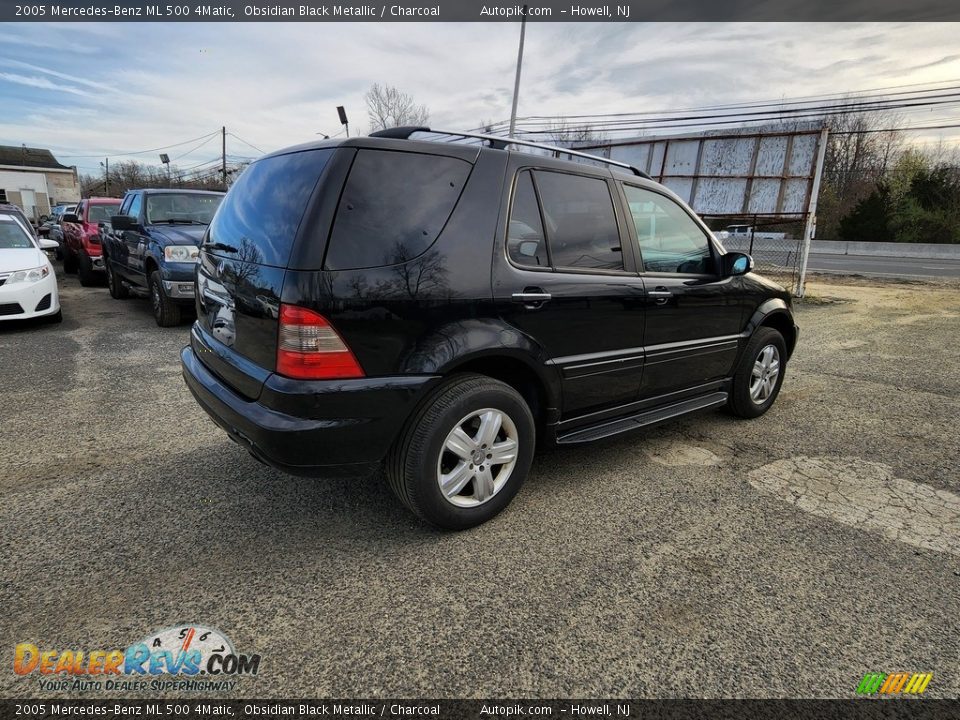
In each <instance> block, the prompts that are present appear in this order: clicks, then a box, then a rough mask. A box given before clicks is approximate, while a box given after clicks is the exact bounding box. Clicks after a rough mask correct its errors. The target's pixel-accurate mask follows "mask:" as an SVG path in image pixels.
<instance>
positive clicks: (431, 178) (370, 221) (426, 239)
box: [325, 150, 472, 270]
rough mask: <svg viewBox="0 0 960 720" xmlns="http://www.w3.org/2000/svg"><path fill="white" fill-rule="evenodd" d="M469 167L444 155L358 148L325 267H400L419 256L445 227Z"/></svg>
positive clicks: (347, 268)
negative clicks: (401, 264)
mask: <svg viewBox="0 0 960 720" xmlns="http://www.w3.org/2000/svg"><path fill="white" fill-rule="evenodd" d="M471 168H472V166H471V165H470V163H468V162H466V161H464V160H458V159H456V158H452V157H445V156H440V155H425V154H421V153H407V152H397V151H389V150H360V151H359V152H358V153H357V157H356V159H355V160H354V162H353V167H352V168H351V169H350V176H349V177H348V178H347V182H346V185H345V186H344V189H343V195H342V196H341V198H340V204H339V205H338V207H337V216H336V219H335V220H334V223H333V232H332V233H331V235H330V245H329V248H328V249H327V258H326V262H325V267H326V268H327V269H328V270H352V269H355V268H365V267H377V266H382V265H396V264H399V263H402V262H406V261H407V260H412V259H413V258H415V257H417V256H418V255H421V254H422V253H423V252H424V251H426V249H427V248H429V247H430V246H431V245H432V244H433V243H434V241H435V240H436V239H437V237H438V236H439V235H440V231H441V230H443V227H444V225H446V223H447V220H448V219H449V217H450V213H452V212H453V208H454V206H455V205H456V204H457V200H458V199H459V197H460V193H461V191H462V190H463V186H464V184H465V183H466V181H467V177H468V176H469V174H470V170H471Z"/></svg>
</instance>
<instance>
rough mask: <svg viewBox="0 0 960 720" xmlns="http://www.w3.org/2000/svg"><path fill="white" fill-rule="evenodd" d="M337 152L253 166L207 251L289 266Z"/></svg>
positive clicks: (221, 213) (217, 219)
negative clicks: (315, 195)
mask: <svg viewBox="0 0 960 720" xmlns="http://www.w3.org/2000/svg"><path fill="white" fill-rule="evenodd" d="M333 153H334V150H333V149H331V148H325V149H320V150H305V151H303V152H295V153H289V154H287V155H276V156H274V157H269V158H266V159H264V160H258V161H257V162H255V163H253V164H252V165H251V166H250V167H248V168H247V169H246V170H245V171H244V172H243V174H242V175H240V178H239V179H238V180H237V182H236V183H235V184H234V186H233V187H232V188H230V192H229V193H227V196H226V197H225V198H224V199H223V202H222V203H221V204H220V208H219V210H218V211H217V214H216V215H215V216H214V218H213V222H212V223H211V224H210V232H209V235H208V236H207V240H206V241H205V242H204V246H203V249H204V250H206V251H207V252H210V253H213V254H214V255H224V256H227V257H236V258H239V259H241V260H246V261H247V262H252V263H256V264H258V265H272V266H275V267H286V266H287V262H288V261H289V259H290V251H291V249H292V248H293V241H294V238H295V237H296V234H297V229H298V228H299V227H300V220H301V218H302V217H303V214H304V210H305V209H306V206H307V203H308V202H309V200H310V196H311V194H312V193H313V190H314V188H315V187H316V185H317V181H318V180H319V178H320V175H321V173H322V172H323V169H324V167H326V165H327V162H328V161H329V160H330V157H331V155H333Z"/></svg>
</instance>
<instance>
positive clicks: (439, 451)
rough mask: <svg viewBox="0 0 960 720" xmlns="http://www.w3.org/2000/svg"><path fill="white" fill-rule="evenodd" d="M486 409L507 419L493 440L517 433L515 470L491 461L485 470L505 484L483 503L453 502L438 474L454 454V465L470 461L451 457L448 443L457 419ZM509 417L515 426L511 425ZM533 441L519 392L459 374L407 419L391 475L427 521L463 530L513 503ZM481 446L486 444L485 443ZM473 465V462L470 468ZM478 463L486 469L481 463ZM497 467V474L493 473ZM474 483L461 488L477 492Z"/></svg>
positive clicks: (403, 498)
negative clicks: (440, 483) (444, 489)
mask: <svg viewBox="0 0 960 720" xmlns="http://www.w3.org/2000/svg"><path fill="white" fill-rule="evenodd" d="M488 408H490V409H493V410H495V411H498V413H500V414H501V415H503V416H505V417H506V420H505V421H504V422H503V425H502V426H501V429H500V431H499V433H500V434H497V435H496V436H495V437H494V440H493V441H492V442H496V441H499V442H501V443H505V442H506V441H507V440H508V439H509V435H508V433H514V434H515V442H516V453H515V456H516V457H515V461H514V465H513V468H512V470H508V469H507V465H506V464H502V465H492V464H491V465H490V466H489V467H488V468H487V471H488V473H489V475H490V477H491V478H493V479H492V480H491V481H490V482H491V486H490V487H491V488H493V487H495V486H494V484H493V483H495V482H499V483H501V484H500V486H499V487H498V488H496V489H495V490H493V495H492V496H490V497H489V498H488V499H486V500H485V501H483V502H482V503H480V504H476V505H474V506H472V507H462V506H460V505H458V504H455V501H454V500H448V499H447V497H446V496H445V495H444V493H443V492H442V491H441V489H440V485H439V482H438V480H439V478H438V472H439V470H440V469H441V463H443V462H449V458H451V457H452V458H453V460H454V462H455V463H461V462H462V463H463V464H464V465H465V464H466V463H467V462H468V461H466V460H462V461H461V460H460V459H458V458H456V457H454V456H452V455H451V454H450V453H449V452H447V451H445V450H444V445H445V443H446V440H447V437H448V435H449V434H450V433H451V432H452V431H453V430H454V429H455V428H456V427H457V426H458V425H459V421H461V420H462V419H466V418H467V417H468V416H469V415H470V414H471V413H475V412H478V411H480V410H485V409H488ZM479 419H480V418H477V421H478V423H479ZM508 421H509V424H511V425H512V427H510V428H508ZM478 433H479V431H478ZM477 437H479V434H478V435H477ZM492 442H491V446H492ZM535 445H536V426H535V423H534V420H533V414H532V413H531V412H530V408H529V407H528V406H527V403H526V401H525V400H524V399H523V397H522V396H521V395H520V393H518V392H517V391H516V390H514V389H513V388H512V387H510V386H509V385H506V384H504V383H502V382H500V381H498V380H494V379H492V378H489V377H485V376H483V375H466V374H465V375H459V376H455V377H453V378H451V379H450V380H448V381H447V382H445V383H444V384H443V385H441V386H440V387H438V388H437V389H435V390H434V391H433V392H432V393H431V394H430V396H429V398H427V400H425V401H424V403H423V405H422V406H421V407H420V408H419V409H418V410H417V411H416V412H415V413H414V414H413V416H412V417H411V418H410V419H409V420H408V421H407V424H406V426H405V427H404V429H403V431H402V432H401V433H400V437H399V438H398V439H397V441H396V442H395V443H394V446H393V448H392V449H391V451H390V455H389V456H388V458H387V466H386V474H387V479H388V480H389V483H390V487H391V489H392V490H393V492H394V493H395V494H396V495H397V497H398V498H400V500H401V501H402V502H403V504H404V505H406V506H407V507H408V508H409V509H410V510H411V511H413V512H414V513H415V514H416V515H418V516H419V517H420V518H422V519H423V520H426V521H427V522H429V523H431V524H433V525H436V526H437V527H441V528H445V529H447V530H465V529H466V528H470V527H474V526H476V525H480V524H481V523H484V522H486V521H487V520H490V519H491V518H493V517H494V516H496V515H497V514H498V513H499V512H500V511H501V510H503V509H504V508H505V507H506V506H507V505H509V504H510V501H511V500H512V499H513V497H514V495H516V494H517V491H518V490H519V489H520V486H521V485H522V484H523V481H524V480H525V479H526V476H527V473H528V472H529V470H530V463H531V462H532V460H533V451H534V446H535ZM483 448H487V446H486V445H483ZM487 449H490V448H487ZM476 452H478V453H480V457H481V458H482V453H483V452H484V450H482V449H481V448H480V446H479V444H478V445H477V446H476ZM486 457H487V458H489V457H490V455H489V454H488V455H487V456H486ZM480 462H483V460H482V459H481V460H480ZM473 467H474V465H473V464H470V468H473ZM477 467H478V468H479V469H480V470H483V469H484V467H483V466H481V465H478V466H477ZM495 468H496V473H497V476H495V475H494V470H495ZM504 471H506V472H507V475H506V477H504V478H503V479H502V480H498V479H497V477H498V476H499V474H500V473H502V472H504ZM471 474H472V473H471ZM474 482H475V481H474V480H470V481H468V482H467V484H466V486H465V487H464V490H463V491H462V492H468V491H469V489H470V488H473V491H472V492H473V495H474V496H475V495H476V493H477V492H478V491H477V489H476V486H475V485H472V483H474ZM455 500H456V501H460V502H476V499H475V497H474V498H471V497H467V496H465V495H457V496H455Z"/></svg>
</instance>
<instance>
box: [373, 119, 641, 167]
mask: <svg viewBox="0 0 960 720" xmlns="http://www.w3.org/2000/svg"><path fill="white" fill-rule="evenodd" d="M416 132H424V133H434V134H436V135H453V136H456V137H464V138H476V139H477V140H486V141H487V142H489V143H490V145H491V146H492V147H495V148H497V149H498V150H505V149H506V148H507V146H508V145H522V146H524V147H532V148H538V149H540V150H549V151H550V152H552V153H557V156H558V157H559V156H560V154H563V155H573V156H576V157H580V158H584V159H586V160H593V161H594V162H601V163H606V164H607V165H615V166H616V167H620V168H624V169H626V170H629V171H630V172H632V173H633V174H634V175H639V176H640V177H642V178H646V179H647V180H652V178H651V177H650V176H649V175H648V174H647V173H645V172H644V171H643V170H639V169H637V168H635V167H634V166H633V165H630V164H629V163H625V162H620V161H619V160H611V159H609V158H605V157H600V156H599V155H591V154H590V153H585V152H580V151H578V150H571V149H570V148H564V147H557V146H555V145H544V144H543V143H537V142H531V141H530V140H518V139H517V138H510V137H502V136H500V135H483V134H480V133H470V132H458V131H456V130H433V129H431V128H427V127H413V126H407V127H396V128H389V129H387V130H378V131H377V132H372V133H370V137H386V138H397V139H401V140H406V139H408V138H409V137H410V136H411V135H413V134H414V133H416Z"/></svg>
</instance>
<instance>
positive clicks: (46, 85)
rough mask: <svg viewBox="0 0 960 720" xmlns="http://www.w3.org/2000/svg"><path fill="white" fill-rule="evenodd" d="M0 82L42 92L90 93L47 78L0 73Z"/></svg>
mask: <svg viewBox="0 0 960 720" xmlns="http://www.w3.org/2000/svg"><path fill="white" fill-rule="evenodd" d="M0 80H6V81H7V82H12V83H17V84H18V85H26V86H27V87H35V88H41V89H43V90H56V91H57V92H66V93H70V94H72V95H82V96H89V95H90V93H88V92H87V91H86V90H81V89H80V88H76V87H72V86H70V85H61V84H59V83H55V82H52V81H51V80H50V79H49V78H45V77H40V76H38V75H19V74H17V73H8V72H0Z"/></svg>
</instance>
